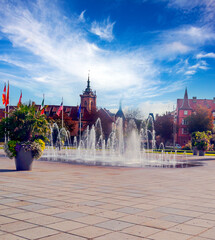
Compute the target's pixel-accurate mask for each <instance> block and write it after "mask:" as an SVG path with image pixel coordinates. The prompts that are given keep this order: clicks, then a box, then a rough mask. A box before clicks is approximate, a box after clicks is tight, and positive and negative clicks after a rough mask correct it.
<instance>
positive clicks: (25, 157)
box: [15, 148, 34, 171]
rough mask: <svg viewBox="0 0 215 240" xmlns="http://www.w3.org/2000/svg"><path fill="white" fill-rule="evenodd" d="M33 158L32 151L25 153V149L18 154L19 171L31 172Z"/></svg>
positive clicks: (16, 161)
mask: <svg viewBox="0 0 215 240" xmlns="http://www.w3.org/2000/svg"><path fill="white" fill-rule="evenodd" d="M33 160H34V159H33V157H32V153H31V151H28V152H25V151H24V149H23V148H21V149H20V151H19V152H18V153H17V156H16V158H15V164H16V170H17V171H30V170H32V164H33Z"/></svg>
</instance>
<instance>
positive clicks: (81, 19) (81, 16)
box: [78, 10, 86, 22]
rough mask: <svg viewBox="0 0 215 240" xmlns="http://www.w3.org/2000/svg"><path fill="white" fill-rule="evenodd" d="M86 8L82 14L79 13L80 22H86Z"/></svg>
mask: <svg viewBox="0 0 215 240" xmlns="http://www.w3.org/2000/svg"><path fill="white" fill-rule="evenodd" d="M85 12H86V10H84V11H82V12H81V14H80V15H79V18H78V19H79V21H80V22H85V18H84V14H85Z"/></svg>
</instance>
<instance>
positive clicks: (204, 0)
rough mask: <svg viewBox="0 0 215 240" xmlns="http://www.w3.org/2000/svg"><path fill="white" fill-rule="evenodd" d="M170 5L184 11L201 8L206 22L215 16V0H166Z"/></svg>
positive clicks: (201, 16) (202, 16)
mask: <svg viewBox="0 0 215 240" xmlns="http://www.w3.org/2000/svg"><path fill="white" fill-rule="evenodd" d="M162 1H163V0H162ZM166 1H168V6H169V7H173V8H180V9H182V10H184V11H192V10H193V9H195V8H199V10H200V12H201V15H200V16H199V18H200V19H202V20H203V21H204V22H209V21H211V20H214V16H215V1H214V0H192V1H191V0H190V1H188V0H166Z"/></svg>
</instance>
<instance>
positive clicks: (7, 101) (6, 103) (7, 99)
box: [5, 81, 9, 107]
mask: <svg viewBox="0 0 215 240" xmlns="http://www.w3.org/2000/svg"><path fill="white" fill-rule="evenodd" d="M8 104H9V81H8V86H7V97H6V102H5V106H6V107H7V105H8Z"/></svg>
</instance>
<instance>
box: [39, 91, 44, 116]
mask: <svg viewBox="0 0 215 240" xmlns="http://www.w3.org/2000/svg"><path fill="white" fill-rule="evenodd" d="M44 102H45V99H44V94H43V101H42V103H41V106H40V111H41V112H40V114H41V115H43V114H44V112H45V105H44Z"/></svg>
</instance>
